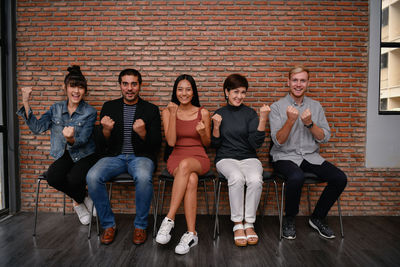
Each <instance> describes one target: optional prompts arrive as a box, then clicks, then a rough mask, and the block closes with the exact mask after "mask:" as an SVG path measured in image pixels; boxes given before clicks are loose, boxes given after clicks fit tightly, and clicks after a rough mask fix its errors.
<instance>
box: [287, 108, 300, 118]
mask: <svg viewBox="0 0 400 267" xmlns="http://www.w3.org/2000/svg"><path fill="white" fill-rule="evenodd" d="M286 114H287V117H288V119H289V120H291V121H296V120H297V118H298V117H299V111H298V110H297V108H295V107H293V106H288V107H287V109H286Z"/></svg>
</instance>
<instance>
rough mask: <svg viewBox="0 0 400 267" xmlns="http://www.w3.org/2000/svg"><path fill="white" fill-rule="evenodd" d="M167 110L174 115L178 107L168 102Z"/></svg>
mask: <svg viewBox="0 0 400 267" xmlns="http://www.w3.org/2000/svg"><path fill="white" fill-rule="evenodd" d="M167 108H168V111H169V113H170V114H174V113H176V112H177V110H178V105H177V104H175V103H174V102H169V103H168V105H167Z"/></svg>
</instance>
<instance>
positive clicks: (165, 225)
mask: <svg viewBox="0 0 400 267" xmlns="http://www.w3.org/2000/svg"><path fill="white" fill-rule="evenodd" d="M174 225H175V223H174V221H173V220H171V219H170V218H167V217H165V218H164V220H163V221H162V223H161V226H160V229H159V230H158V233H157V237H156V242H157V243H159V244H162V245H164V244H167V243H168V242H169V241H170V240H171V235H170V234H169V233H170V232H171V230H172V228H174Z"/></svg>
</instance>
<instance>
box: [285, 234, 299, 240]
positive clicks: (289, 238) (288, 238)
mask: <svg viewBox="0 0 400 267" xmlns="http://www.w3.org/2000/svg"><path fill="white" fill-rule="evenodd" d="M282 237H283V238H285V239H287V240H293V239H296V236H284V235H282Z"/></svg>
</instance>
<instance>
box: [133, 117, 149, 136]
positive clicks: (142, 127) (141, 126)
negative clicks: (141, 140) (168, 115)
mask: <svg viewBox="0 0 400 267" xmlns="http://www.w3.org/2000/svg"><path fill="white" fill-rule="evenodd" d="M132 128H133V130H134V131H135V132H136V133H137V134H138V135H139V136H141V137H144V136H146V124H145V123H144V121H143V120H142V119H137V120H135V122H134V123H133V125H132Z"/></svg>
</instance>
